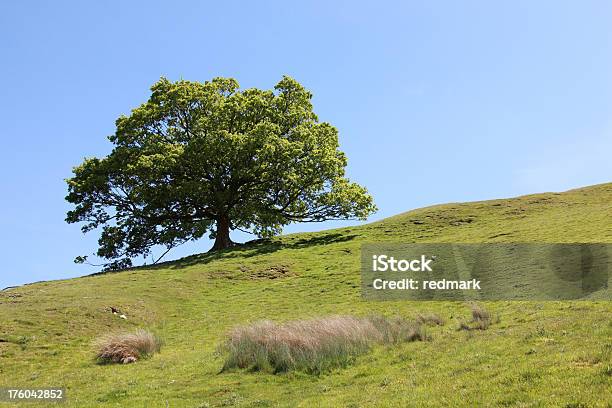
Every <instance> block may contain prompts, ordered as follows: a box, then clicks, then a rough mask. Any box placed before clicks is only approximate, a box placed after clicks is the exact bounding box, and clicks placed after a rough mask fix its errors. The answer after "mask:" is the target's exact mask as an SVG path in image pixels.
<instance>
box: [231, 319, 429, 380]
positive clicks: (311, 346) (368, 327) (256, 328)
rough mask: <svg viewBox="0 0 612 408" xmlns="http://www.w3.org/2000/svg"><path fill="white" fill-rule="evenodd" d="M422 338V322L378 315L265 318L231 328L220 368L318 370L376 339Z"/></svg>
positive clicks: (361, 350)
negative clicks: (277, 319)
mask: <svg viewBox="0 0 612 408" xmlns="http://www.w3.org/2000/svg"><path fill="white" fill-rule="evenodd" d="M424 339H425V333H424V331H423V330H421V326H420V324H418V323H416V322H408V321H406V320H403V319H392V320H390V319H387V318H385V317H382V316H372V317H367V318H358V317H354V316H329V317H322V318H318V319H311V320H294V321H290V322H287V323H284V324H277V323H274V322H271V321H269V320H265V321H260V322H257V323H254V324H251V325H247V326H240V327H236V328H234V329H233V330H231V331H230V333H229V334H228V339H227V341H226V342H225V344H224V345H223V346H222V350H223V351H226V352H227V354H228V356H227V358H226V360H225V364H224V366H223V370H227V369H230V368H236V367H237V368H250V369H251V370H254V371H259V370H263V371H272V372H274V373H278V372H284V371H289V370H301V371H305V372H308V373H312V374H319V373H321V372H324V371H327V370H329V369H331V368H333V367H338V366H345V365H346V364H348V363H350V362H351V360H352V359H353V358H354V357H355V356H357V355H359V354H363V353H365V352H366V351H367V350H368V349H369V348H370V347H371V345H373V344H375V343H397V342H402V341H415V340H424Z"/></svg>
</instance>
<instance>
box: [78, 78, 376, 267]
mask: <svg viewBox="0 0 612 408" xmlns="http://www.w3.org/2000/svg"><path fill="white" fill-rule="evenodd" d="M151 91H152V94H151V97H150V98H149V100H148V101H147V102H146V103H144V104H142V105H141V106H139V107H138V108H136V109H134V110H133V111H132V112H131V114H130V115H129V116H121V117H120V118H119V119H118V120H117V121H116V132H115V134H114V135H111V136H109V140H110V141H111V142H112V143H113V144H114V148H113V150H112V152H111V153H110V154H109V155H108V156H106V157H104V158H101V159H100V158H88V159H85V160H84V162H83V163H82V164H81V165H79V166H78V167H75V168H74V169H73V173H74V175H73V177H72V178H70V179H68V180H67V183H68V195H67V197H66V200H67V201H68V202H70V203H72V204H74V205H75V207H74V209H73V210H71V211H69V212H68V214H67V218H66V221H67V222H68V223H76V222H85V224H84V226H83V227H82V231H83V232H88V231H91V230H94V229H97V228H99V227H100V228H101V236H100V239H99V241H98V242H99V248H98V251H97V255H98V256H99V257H101V258H104V259H106V260H112V262H110V263H108V264H106V267H107V269H116V268H122V267H126V266H130V265H131V260H130V259H131V258H134V257H136V256H140V255H144V256H148V255H149V254H150V252H151V248H152V247H153V246H155V245H162V246H164V247H165V248H166V250H167V251H168V250H170V249H171V248H173V247H175V246H177V245H180V244H182V243H184V242H186V241H189V240H196V239H198V238H200V237H202V236H203V235H204V234H206V233H209V234H210V237H211V238H214V239H215V243H214V246H213V247H212V250H219V249H223V248H227V247H229V246H231V245H233V242H232V241H231V239H230V231H231V230H235V229H236V230H244V231H248V232H252V233H254V234H256V235H257V236H259V237H268V236H271V235H274V234H277V233H279V232H280V231H281V230H282V227H283V226H284V225H287V224H289V223H291V222H317V221H324V220H330V219H350V218H358V219H365V218H366V217H367V216H368V215H369V214H371V213H372V212H373V211H375V209H376V207H375V205H374V203H373V200H372V197H371V196H370V195H369V194H368V193H367V191H366V189H365V188H363V187H361V186H359V185H358V184H355V183H352V182H350V181H349V180H348V179H347V178H345V176H344V168H345V167H346V164H347V160H346V157H345V155H344V153H343V152H341V151H340V150H339V149H338V131H337V130H336V128H334V127H333V126H332V125H330V124H329V123H325V122H319V121H318V118H317V116H316V115H315V114H314V112H313V109H312V104H311V98H312V95H311V93H310V92H308V91H307V90H306V89H304V87H302V85H300V84H299V83H298V82H297V81H295V80H294V79H292V78H289V77H283V79H282V80H281V81H280V82H279V83H278V84H277V85H276V86H275V87H274V90H260V89H246V90H240V89H239V86H238V83H237V82H236V80H234V79H228V78H215V79H213V80H212V81H207V82H204V83H200V82H191V81H184V80H181V81H177V82H170V81H168V80H167V79H165V78H162V79H160V80H159V81H158V82H157V83H155V84H154V85H153V87H152V88H151ZM167 251H166V252H167ZM78 259H79V260H80V261H83V260H84V259H85V258H83V257H79V258H78Z"/></svg>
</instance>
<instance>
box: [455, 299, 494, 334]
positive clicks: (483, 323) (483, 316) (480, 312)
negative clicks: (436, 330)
mask: <svg viewBox="0 0 612 408" xmlns="http://www.w3.org/2000/svg"><path fill="white" fill-rule="evenodd" d="M470 308H471V310H472V320H470V321H469V322H467V323H466V322H465V321H462V322H460V323H459V328H458V330H486V329H488V328H489V326H491V325H492V324H493V316H492V315H491V313H489V311H488V310H486V309H485V308H484V306H482V305H479V304H476V303H472V304H471V305H470ZM495 323H499V316H498V317H497V319H496V320H495Z"/></svg>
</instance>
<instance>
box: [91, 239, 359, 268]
mask: <svg viewBox="0 0 612 408" xmlns="http://www.w3.org/2000/svg"><path fill="white" fill-rule="evenodd" d="M358 236H359V235H358V234H351V235H347V234H341V233H339V232H330V233H327V234H324V235H317V236H315V237H312V238H301V239H297V240H292V241H287V240H286V241H285V242H281V241H278V240H275V239H266V238H264V239H254V240H252V241H247V242H245V243H243V244H236V245H235V246H233V247H231V248H227V249H223V250H220V251H214V252H203V253H201V254H194V255H190V256H187V257H184V258H180V259H176V260H173V261H166V262H160V263H158V264H155V265H139V266H134V267H131V268H126V269H120V270H111V271H99V272H94V273H92V274H89V275H87V276H98V275H106V274H112V273H120V272H126V271H135V270H139V269H146V270H157V269H166V268H170V269H182V268H186V267H188V266H192V265H196V264H199V263H208V262H211V261H215V260H218V259H232V258H251V257H254V256H259V255H265V254H270V253H273V252H276V251H279V250H281V249H304V248H309V247H313V246H318V245H329V244H336V243H339V242H347V241H352V240H353V239H355V238H357V237H358Z"/></svg>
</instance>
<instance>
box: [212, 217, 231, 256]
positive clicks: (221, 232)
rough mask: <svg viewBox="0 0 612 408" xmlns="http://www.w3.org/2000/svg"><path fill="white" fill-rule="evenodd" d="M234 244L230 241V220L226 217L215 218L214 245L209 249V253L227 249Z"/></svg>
mask: <svg viewBox="0 0 612 408" xmlns="http://www.w3.org/2000/svg"><path fill="white" fill-rule="evenodd" d="M232 245H234V243H233V242H232V240H231V239H230V220H229V217H228V216H227V215H221V216H219V218H217V232H216V237H215V244H214V245H213V247H212V248H211V249H210V250H211V251H218V250H220V249H225V248H229V247H231V246H232Z"/></svg>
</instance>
